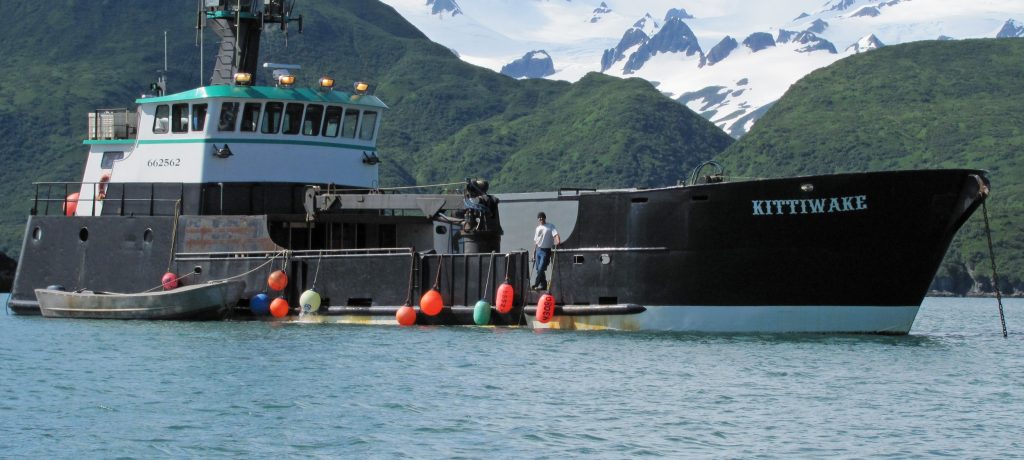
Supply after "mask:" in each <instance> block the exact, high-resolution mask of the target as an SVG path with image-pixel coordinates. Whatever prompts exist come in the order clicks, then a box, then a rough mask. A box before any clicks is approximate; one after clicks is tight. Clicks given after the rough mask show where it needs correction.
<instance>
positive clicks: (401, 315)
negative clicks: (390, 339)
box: [395, 305, 416, 326]
mask: <svg viewBox="0 0 1024 460" xmlns="http://www.w3.org/2000/svg"><path fill="white" fill-rule="evenodd" d="M395 319H396V320H398V324H399V325H401V326H412V325H413V324H416V309H415V308H412V306H411V305H403V306H402V308H399V309H398V311H396V312H395Z"/></svg>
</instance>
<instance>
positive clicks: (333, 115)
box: [323, 105, 343, 137]
mask: <svg viewBox="0 0 1024 460" xmlns="http://www.w3.org/2000/svg"><path fill="white" fill-rule="evenodd" d="M342 110H343V109H342V108H341V107H337V106H333V105H332V106H330V107H327V116H325V117H324V129H323V136H324V137H338V131H339V129H338V128H340V127H341V112H342Z"/></svg>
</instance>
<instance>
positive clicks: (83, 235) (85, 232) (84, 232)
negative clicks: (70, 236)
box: [78, 227, 89, 243]
mask: <svg viewBox="0 0 1024 460" xmlns="http://www.w3.org/2000/svg"><path fill="white" fill-rule="evenodd" d="M78 239H80V240H82V242H83V243H84V242H86V241H89V229H88V228H87V227H82V229H81V230H79V231H78Z"/></svg>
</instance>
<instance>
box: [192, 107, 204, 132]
mask: <svg viewBox="0 0 1024 460" xmlns="http://www.w3.org/2000/svg"><path fill="white" fill-rule="evenodd" d="M206 107H207V106H206V104H192V131H202V130H204V129H206Z"/></svg>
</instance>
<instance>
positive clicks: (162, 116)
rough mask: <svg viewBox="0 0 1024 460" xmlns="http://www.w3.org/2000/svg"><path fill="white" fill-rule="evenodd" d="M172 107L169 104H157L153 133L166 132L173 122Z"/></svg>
mask: <svg viewBox="0 0 1024 460" xmlns="http://www.w3.org/2000/svg"><path fill="white" fill-rule="evenodd" d="M170 119H171V108H170V106H167V105H158V106H156V115H155V116H154V117H153V134H166V133H167V129H168V127H169V126H170V124H171V121H170Z"/></svg>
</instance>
